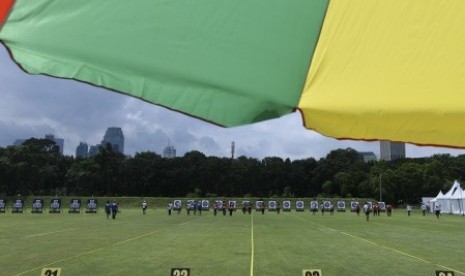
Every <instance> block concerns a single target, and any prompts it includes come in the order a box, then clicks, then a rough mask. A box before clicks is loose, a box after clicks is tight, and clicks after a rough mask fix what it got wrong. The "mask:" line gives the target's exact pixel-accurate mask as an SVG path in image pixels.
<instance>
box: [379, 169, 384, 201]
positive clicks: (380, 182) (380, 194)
mask: <svg viewBox="0 0 465 276" xmlns="http://www.w3.org/2000/svg"><path fill="white" fill-rule="evenodd" d="M381 175H382V173H379V201H380V202H382V201H383V192H382V191H381V184H382V178H381Z"/></svg>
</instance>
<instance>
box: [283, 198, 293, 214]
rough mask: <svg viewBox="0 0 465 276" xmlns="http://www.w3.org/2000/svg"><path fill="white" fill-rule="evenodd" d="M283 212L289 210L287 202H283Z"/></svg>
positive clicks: (289, 206)
mask: <svg viewBox="0 0 465 276" xmlns="http://www.w3.org/2000/svg"><path fill="white" fill-rule="evenodd" d="M283 210H284V211H290V210H291V202H290V201H289V200H286V201H283Z"/></svg>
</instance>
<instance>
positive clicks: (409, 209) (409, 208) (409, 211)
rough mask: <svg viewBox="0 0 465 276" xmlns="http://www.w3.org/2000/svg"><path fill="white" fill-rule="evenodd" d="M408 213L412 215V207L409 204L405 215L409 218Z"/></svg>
mask: <svg viewBox="0 0 465 276" xmlns="http://www.w3.org/2000/svg"><path fill="white" fill-rule="evenodd" d="M410 213H412V206H410V204H407V215H408V216H409V217H410Z"/></svg>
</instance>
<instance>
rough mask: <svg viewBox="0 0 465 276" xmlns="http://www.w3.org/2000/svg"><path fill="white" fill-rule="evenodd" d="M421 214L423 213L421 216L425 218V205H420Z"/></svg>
mask: <svg viewBox="0 0 465 276" xmlns="http://www.w3.org/2000/svg"><path fill="white" fill-rule="evenodd" d="M421 212H422V213H423V216H426V204H425V203H422V204H421Z"/></svg>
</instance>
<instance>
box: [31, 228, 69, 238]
mask: <svg viewBox="0 0 465 276" xmlns="http://www.w3.org/2000/svg"><path fill="white" fill-rule="evenodd" d="M74 230H76V229H75V228H71V229H64V230H59V231H53V232H46V233H40V234H34V235H29V236H26V238H32V237H38V236H44V235H49V234H55V233H61V232H66V231H74Z"/></svg>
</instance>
